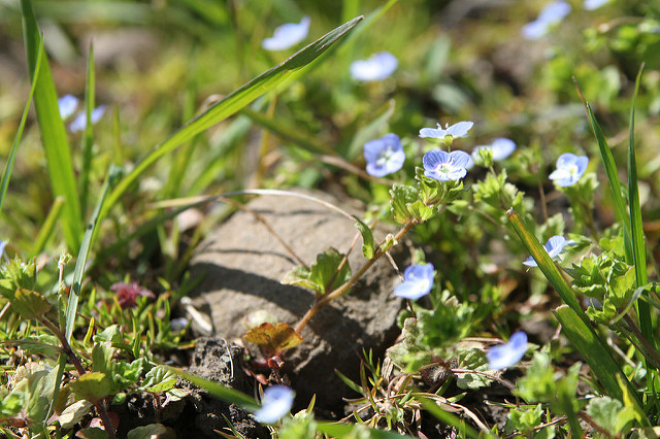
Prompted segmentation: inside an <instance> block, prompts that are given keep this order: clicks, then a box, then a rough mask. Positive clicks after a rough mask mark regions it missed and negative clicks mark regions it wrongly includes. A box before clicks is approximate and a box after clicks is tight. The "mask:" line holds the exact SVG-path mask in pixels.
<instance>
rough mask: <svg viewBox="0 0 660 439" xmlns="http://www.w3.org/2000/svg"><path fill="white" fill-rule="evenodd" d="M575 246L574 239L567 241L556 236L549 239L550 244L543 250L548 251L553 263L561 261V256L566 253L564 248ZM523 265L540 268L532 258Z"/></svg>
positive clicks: (547, 243) (546, 244)
mask: <svg viewBox="0 0 660 439" xmlns="http://www.w3.org/2000/svg"><path fill="white" fill-rule="evenodd" d="M574 244H576V242H575V241H573V240H572V239H571V240H568V241H567V240H566V239H564V237H563V236H559V235H555V236H553V237H552V238H550V239H548V242H546V243H545V245H544V246H543V248H545V251H547V252H548V254H549V255H550V259H552V260H553V261H558V260H560V257H559V254H560V253H563V252H564V247H566V246H567V245H574ZM523 265H527V266H528V267H537V266H538V264H537V263H536V261H535V260H534V258H533V257H531V256H530V257H529V258H527V259H526V260H525V262H523Z"/></svg>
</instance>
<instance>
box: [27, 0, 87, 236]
mask: <svg viewBox="0 0 660 439" xmlns="http://www.w3.org/2000/svg"><path fill="white" fill-rule="evenodd" d="M21 8H22V12H23V30H24V37H25V47H26V51H27V59H28V65H29V71H30V73H31V74H33V73H34V72H35V71H37V69H36V66H37V59H40V61H39V62H40V64H41V65H40V67H39V70H38V74H39V76H38V78H35V77H32V78H31V80H32V81H33V82H34V81H37V85H36V88H35V92H34V107H35V109H36V113H37V120H38V121H39V128H40V130H41V137H42V142H43V145H44V150H45V152H46V161H47V164H48V173H49V174H50V181H51V186H52V191H53V194H54V195H55V196H62V197H64V199H65V200H66V204H65V206H64V211H63V213H62V229H63V233H64V238H65V240H66V243H67V246H68V247H69V249H76V248H78V247H79V246H80V239H81V237H82V233H83V227H82V221H81V216H80V204H79V201H78V200H79V198H78V190H77V188H76V180H75V177H74V173H73V164H72V161H71V152H70V150H69V141H68V139H67V135H66V129H65V128H64V122H62V118H61V117H60V110H59V107H58V105H57V98H58V96H57V92H56V90H55V84H54V83H53V77H52V75H51V72H50V67H49V65H48V59H47V57H46V56H43V57H41V58H39V44H40V43H39V41H40V38H41V37H40V32H39V26H38V24H37V20H36V19H35V17H34V13H33V12H32V4H31V3H30V0H21Z"/></svg>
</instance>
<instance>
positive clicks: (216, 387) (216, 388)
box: [165, 366, 259, 412]
mask: <svg viewBox="0 0 660 439" xmlns="http://www.w3.org/2000/svg"><path fill="white" fill-rule="evenodd" d="M165 367H166V368H167V369H168V370H170V371H172V372H173V373H174V374H176V375H177V376H179V377H181V378H183V379H184V380H186V381H190V382H191V383H193V384H195V385H196V386H198V387H200V388H202V389H204V390H206V391H207V392H208V393H210V394H211V395H213V396H215V397H216V398H218V399H221V400H223V401H225V402H227V403H229V404H236V405H237V406H239V407H242V408H244V409H245V410H248V411H251V412H253V411H256V410H257V409H258V408H259V404H258V403H257V401H255V400H254V399H253V398H251V397H249V396H247V395H245V394H244V393H241V392H239V391H238V390H234V389H230V388H228V387H225V386H223V385H222V384H219V383H217V382H215V381H211V380H207V379H204V378H200V377H198V376H196V375H192V374H190V373H188V372H184V371H182V370H180V369H176V368H174V367H170V366H165Z"/></svg>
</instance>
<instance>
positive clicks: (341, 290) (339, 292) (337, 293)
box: [295, 221, 417, 333]
mask: <svg viewBox="0 0 660 439" xmlns="http://www.w3.org/2000/svg"><path fill="white" fill-rule="evenodd" d="M415 224H417V222H415V221H410V222H408V223H406V225H405V226H403V228H401V230H399V232H398V233H397V234H396V236H395V237H394V241H395V242H398V241H399V240H401V238H403V236H405V234H406V233H408V232H409V231H410V230H411V229H412V228H413V227H414V226H415ZM383 243H384V241H383V242H382V243H380V244H379V245H378V247H377V248H376V252H375V253H374V257H373V258H371V259H369V260H368V261H367V262H366V263H365V264H364V265H363V266H362V268H360V270H358V272H357V273H355V274H354V275H353V276H352V277H351V278H350V279H349V280H348V281H347V282H346V283H344V284H343V285H341V286H340V287H338V288H337V289H336V290H334V291H332V292H331V293H328V294H326V295H324V296H321V297H320V298H317V300H316V302H315V303H314V305H313V306H312V307H311V308H310V309H309V311H307V313H305V315H304V316H303V318H302V319H300V322H298V324H297V325H296V328H295V331H296V332H297V333H300V332H301V331H302V330H303V328H304V327H305V326H307V324H308V323H309V321H310V319H311V318H312V317H314V316H315V315H316V313H317V312H318V311H319V310H320V309H321V308H323V307H324V306H325V305H327V304H328V303H330V302H332V301H333V300H335V299H337V298H339V297H341V296H343V295H344V294H346V292H347V291H348V290H349V289H350V288H351V287H352V286H353V285H355V284H356V283H357V281H359V280H360V279H361V278H362V276H363V275H364V273H366V272H367V270H369V269H370V268H371V266H372V265H374V264H375V263H376V261H378V259H380V258H381V256H383V255H384V254H385V253H386V252H387V251H389V248H387V249H383V248H382V247H381V246H382V245H383Z"/></svg>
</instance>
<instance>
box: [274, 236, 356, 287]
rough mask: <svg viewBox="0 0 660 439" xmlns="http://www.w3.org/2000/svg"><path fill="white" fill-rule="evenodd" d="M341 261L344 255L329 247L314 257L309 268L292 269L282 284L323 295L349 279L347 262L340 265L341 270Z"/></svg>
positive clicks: (349, 272) (349, 270)
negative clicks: (303, 288)
mask: <svg viewBox="0 0 660 439" xmlns="http://www.w3.org/2000/svg"><path fill="white" fill-rule="evenodd" d="M343 260H344V255H343V254H341V253H339V252H338V251H337V250H336V249H334V248H332V247H331V248H329V249H327V250H326V251H325V252H323V253H320V254H319V255H318V256H316V262H315V263H313V264H312V266H311V267H310V268H305V267H300V266H298V267H294V269H293V270H292V271H291V272H289V273H288V274H287V275H286V277H285V279H284V280H283V282H284V283H286V284H289V285H298V286H301V287H305V288H309V289H311V290H314V291H316V292H318V293H319V294H325V293H326V292H329V291H333V290H334V289H335V288H337V287H339V286H340V285H342V284H344V283H345V282H346V281H348V280H349V279H350V277H351V268H350V266H349V265H348V261H346V262H345V263H344V264H343V265H342V267H341V269H340V268H339V266H340V264H341V263H342V261H343Z"/></svg>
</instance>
